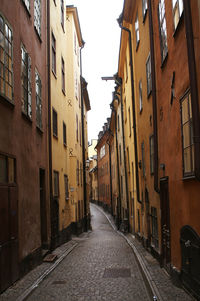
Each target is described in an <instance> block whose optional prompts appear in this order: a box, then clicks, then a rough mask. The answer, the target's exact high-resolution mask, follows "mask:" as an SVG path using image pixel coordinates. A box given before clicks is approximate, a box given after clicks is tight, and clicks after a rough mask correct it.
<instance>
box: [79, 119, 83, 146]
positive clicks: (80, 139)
mask: <svg viewBox="0 0 200 301" xmlns="http://www.w3.org/2000/svg"><path fill="white" fill-rule="evenodd" d="M79 136H80V138H79V141H80V145H82V135H81V122H80V121H79Z"/></svg>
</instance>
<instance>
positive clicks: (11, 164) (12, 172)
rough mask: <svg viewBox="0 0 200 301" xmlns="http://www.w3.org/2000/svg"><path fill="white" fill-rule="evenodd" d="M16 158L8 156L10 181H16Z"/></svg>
mask: <svg viewBox="0 0 200 301" xmlns="http://www.w3.org/2000/svg"><path fill="white" fill-rule="evenodd" d="M14 163H15V162H14V159H12V158H8V182H9V183H14V182H15V164H14Z"/></svg>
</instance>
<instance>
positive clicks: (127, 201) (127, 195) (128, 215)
mask: <svg viewBox="0 0 200 301" xmlns="http://www.w3.org/2000/svg"><path fill="white" fill-rule="evenodd" d="M121 82H122V80H121ZM120 98H121V120H122V139H123V151H124V169H125V183H126V203H127V219H128V229H127V231H128V232H129V228H130V227H129V225H130V224H129V223H130V220H129V217H130V212H129V194H128V177H127V160H126V145H125V135H124V105H123V97H122V83H121V85H120Z"/></svg>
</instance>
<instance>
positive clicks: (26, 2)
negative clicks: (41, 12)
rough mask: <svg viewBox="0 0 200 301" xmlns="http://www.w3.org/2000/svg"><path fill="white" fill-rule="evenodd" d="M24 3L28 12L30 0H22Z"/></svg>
mask: <svg viewBox="0 0 200 301" xmlns="http://www.w3.org/2000/svg"><path fill="white" fill-rule="evenodd" d="M23 2H24V5H25V6H26V8H27V10H28V11H29V12H30V0H23Z"/></svg>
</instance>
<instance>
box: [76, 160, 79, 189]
mask: <svg viewBox="0 0 200 301" xmlns="http://www.w3.org/2000/svg"><path fill="white" fill-rule="evenodd" d="M76 182H77V185H78V186H79V160H77V162H76Z"/></svg>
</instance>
